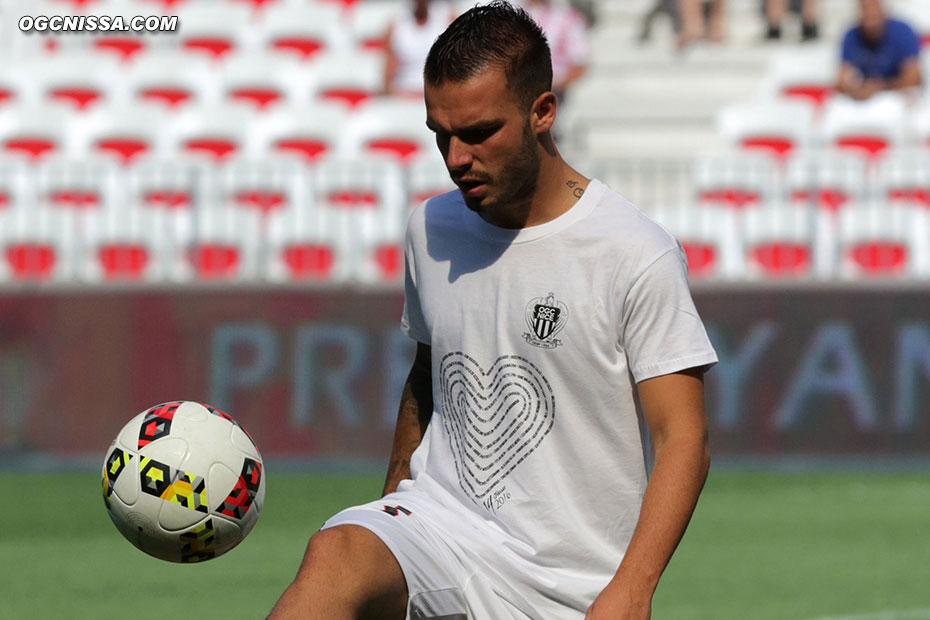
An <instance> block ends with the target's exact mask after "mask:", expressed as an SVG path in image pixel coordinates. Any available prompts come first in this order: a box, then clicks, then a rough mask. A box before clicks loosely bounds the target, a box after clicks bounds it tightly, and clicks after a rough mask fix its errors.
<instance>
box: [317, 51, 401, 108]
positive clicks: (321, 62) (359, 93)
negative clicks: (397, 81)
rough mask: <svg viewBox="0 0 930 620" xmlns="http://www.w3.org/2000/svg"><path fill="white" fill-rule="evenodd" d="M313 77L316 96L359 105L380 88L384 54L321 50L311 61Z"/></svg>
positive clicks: (354, 105)
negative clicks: (326, 51) (328, 52)
mask: <svg viewBox="0 0 930 620" xmlns="http://www.w3.org/2000/svg"><path fill="white" fill-rule="evenodd" d="M346 67H352V70H351V71H346ZM313 79H314V83H315V85H316V93H317V97H319V98H321V99H324V100H330V101H334V102H337V103H341V104H343V105H345V106H346V107H348V108H359V107H360V106H362V105H363V104H365V103H366V102H368V101H370V100H372V99H373V98H375V97H377V96H378V95H379V94H380V93H381V92H382V90H383V88H384V58H383V56H382V55H380V54H373V53H370V52H367V53H363V52H347V53H331V54H321V55H319V57H317V58H316V59H315V61H314V65H313Z"/></svg>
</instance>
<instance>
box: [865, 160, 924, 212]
mask: <svg viewBox="0 0 930 620" xmlns="http://www.w3.org/2000/svg"><path fill="white" fill-rule="evenodd" d="M876 185H877V191H876V196H875V197H876V199H877V200H881V201H885V202H887V203H889V204H905V205H908V204H909V205H915V206H923V207H925V208H930V149H926V148H922V147H914V148H912V149H898V150H895V151H894V152H892V153H890V154H889V155H888V156H886V157H885V158H884V159H883V160H882V162H881V163H880V164H879V168H878V181H877V183H876Z"/></svg>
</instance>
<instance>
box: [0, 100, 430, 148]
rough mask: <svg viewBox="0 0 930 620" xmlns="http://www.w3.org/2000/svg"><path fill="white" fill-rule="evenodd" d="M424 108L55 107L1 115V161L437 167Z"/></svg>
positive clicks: (390, 104)
mask: <svg viewBox="0 0 930 620" xmlns="http://www.w3.org/2000/svg"><path fill="white" fill-rule="evenodd" d="M425 117H426V114H425V111H424V108H423V103H422V102H417V101H412V100H408V99H398V98H389V97H383V98H377V99H372V100H370V101H368V102H366V103H365V104H363V105H360V106H358V107H357V108H356V109H354V110H352V111H351V112H349V111H347V110H346V109H345V107H344V106H341V105H339V104H335V103H331V102H317V103H314V104H307V105H304V106H295V107H282V108H280V109H277V110H275V111H272V112H268V113H266V114H261V115H259V114H258V113H257V112H256V111H255V110H254V109H253V108H252V107H251V106H249V105H247V104H245V103H231V104H226V105H223V106H203V107H192V108H190V109H188V110H185V111H183V112H182V113H179V114H173V115H171V114H167V113H166V112H165V111H164V110H163V109H162V108H161V107H160V106H158V105H157V104H138V105H134V106H125V107H114V108H111V107H102V108H99V109H98V110H95V111H92V112H88V113H86V114H82V115H76V114H74V113H73V112H71V111H70V110H68V109H66V108H65V107H63V106H62V105H60V104H47V105H37V106H28V105H24V106H17V107H8V108H6V109H0V154H2V155H5V156H10V157H19V158H20V159H22V160H24V161H27V162H31V163H40V162H41V160H42V159H44V158H46V157H51V156H68V157H73V158H84V157H89V156H96V155H102V156H105V157H109V158H111V159H112V160H113V161H116V162H119V163H123V164H130V163H132V162H133V161H134V160H136V159H137V158H140V157H161V158H167V159H170V158H173V157H177V156H183V155H194V156H197V157H200V158H202V159H204V160H205V161H208V162H211V163H222V162H223V161H226V160H227V159H229V158H231V157H235V156H248V157H252V158H262V157H269V156H274V155H278V154H282V153H283V154H289V155H292V156H295V157H298V158H300V159H302V160H304V161H306V162H312V161H314V160H316V159H318V158H319V157H322V156H327V155H334V154H337V155H343V156H359V155H365V154H370V153H380V154H382V155H384V156H385V157H390V158H393V159H395V160H397V161H399V162H401V163H404V164H409V163H412V162H414V161H416V160H418V159H422V158H434V159H438V158H439V157H440V156H439V153H438V150H437V148H436V144H435V138H434V136H433V134H432V132H430V131H429V130H428V129H427V127H426V123H425Z"/></svg>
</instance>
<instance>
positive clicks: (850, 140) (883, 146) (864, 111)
mask: <svg viewBox="0 0 930 620" xmlns="http://www.w3.org/2000/svg"><path fill="white" fill-rule="evenodd" d="M905 112H906V102H905V100H904V98H903V97H902V96H901V95H899V94H897V93H892V92H886V93H881V94H879V95H876V96H875V97H873V98H872V99H870V100H868V101H863V102H857V101H852V100H850V99H846V98H838V99H834V100H832V101H831V102H830V103H829V104H828V105H827V106H826V108H825V109H824V117H823V132H824V138H825V140H826V142H827V143H828V144H831V145H834V146H836V147H837V148H840V149H844V150H848V151H850V152H853V153H858V154H860V155H863V156H865V157H866V158H868V159H875V158H878V157H880V156H882V155H884V154H885V153H886V152H887V151H888V150H889V149H891V148H892V147H894V146H896V145H898V144H901V143H903V142H904V137H905V135H906V124H905V119H906V113H905Z"/></svg>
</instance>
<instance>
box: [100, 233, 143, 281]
mask: <svg viewBox="0 0 930 620" xmlns="http://www.w3.org/2000/svg"><path fill="white" fill-rule="evenodd" d="M97 260H98V261H99V263H100V267H101V269H102V271H103V278H104V279H105V280H141V279H142V278H143V275H144V273H145V269H146V267H147V266H148V264H149V261H150V260H151V257H150V255H149V250H148V248H146V247H145V245H143V244H141V243H125V242H124V243H106V244H102V245H101V246H99V247H98V248H97Z"/></svg>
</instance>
